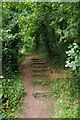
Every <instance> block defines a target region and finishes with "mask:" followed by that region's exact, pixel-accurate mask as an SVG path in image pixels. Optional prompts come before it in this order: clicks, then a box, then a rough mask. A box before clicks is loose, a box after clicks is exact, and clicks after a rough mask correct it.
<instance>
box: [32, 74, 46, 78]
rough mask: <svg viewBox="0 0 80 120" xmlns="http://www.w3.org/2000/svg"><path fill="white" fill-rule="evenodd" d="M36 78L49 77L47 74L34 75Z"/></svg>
mask: <svg viewBox="0 0 80 120" xmlns="http://www.w3.org/2000/svg"><path fill="white" fill-rule="evenodd" d="M33 76H34V77H48V75H46V74H33Z"/></svg>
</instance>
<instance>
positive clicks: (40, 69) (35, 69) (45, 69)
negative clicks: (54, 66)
mask: <svg viewBox="0 0 80 120" xmlns="http://www.w3.org/2000/svg"><path fill="white" fill-rule="evenodd" d="M48 70H50V68H46V67H45V68H43V69H42V68H33V69H32V71H36V72H37V71H48Z"/></svg>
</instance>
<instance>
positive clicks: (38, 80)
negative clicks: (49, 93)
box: [34, 79, 49, 83]
mask: <svg viewBox="0 0 80 120" xmlns="http://www.w3.org/2000/svg"><path fill="white" fill-rule="evenodd" d="M34 82H38V83H43V82H44V83H45V82H49V80H47V79H36V80H35V81H34Z"/></svg>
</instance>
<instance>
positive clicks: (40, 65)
mask: <svg viewBox="0 0 80 120" xmlns="http://www.w3.org/2000/svg"><path fill="white" fill-rule="evenodd" d="M32 66H33V67H44V66H45V65H44V64H33V65H32Z"/></svg>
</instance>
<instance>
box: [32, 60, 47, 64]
mask: <svg viewBox="0 0 80 120" xmlns="http://www.w3.org/2000/svg"><path fill="white" fill-rule="evenodd" d="M44 63H45V62H41V61H40V62H32V64H44Z"/></svg>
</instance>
